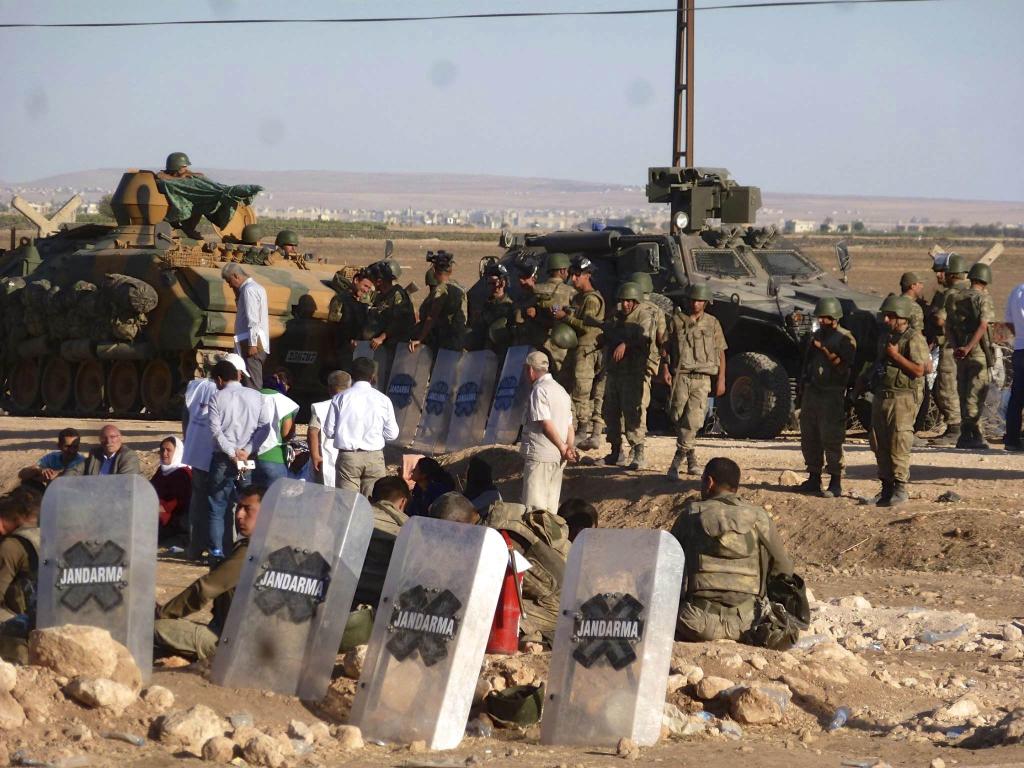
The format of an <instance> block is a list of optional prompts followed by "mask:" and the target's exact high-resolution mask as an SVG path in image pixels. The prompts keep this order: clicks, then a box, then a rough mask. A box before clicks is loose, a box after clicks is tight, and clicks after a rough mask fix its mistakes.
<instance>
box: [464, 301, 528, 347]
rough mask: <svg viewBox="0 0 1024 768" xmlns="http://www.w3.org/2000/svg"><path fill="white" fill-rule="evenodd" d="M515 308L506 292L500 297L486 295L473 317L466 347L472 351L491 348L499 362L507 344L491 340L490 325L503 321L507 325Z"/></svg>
mask: <svg viewBox="0 0 1024 768" xmlns="http://www.w3.org/2000/svg"><path fill="white" fill-rule="evenodd" d="M515 308H516V305H515V304H514V303H513V301H512V299H510V298H509V297H508V294H505V295H503V296H502V297H501V298H500V299H495V298H493V297H491V296H488V297H487V301H485V302H484V303H483V304H482V305H481V307H480V310H479V312H478V313H477V315H476V317H474V318H473V321H472V324H471V326H470V329H469V338H468V341H467V344H466V348H467V349H470V350H474V351H475V350H478V349H492V350H494V351H495V353H497V355H498V360H499V362H500V361H501V359H502V358H503V357H504V356H505V350H506V349H508V344H507V343H504V344H495V343H494V342H493V341H491V326H492V325H494V324H495V323H497V322H500V321H503V322H504V323H505V326H506V327H509V324H510V321H511V320H512V314H513V312H515ZM509 338H511V337H509Z"/></svg>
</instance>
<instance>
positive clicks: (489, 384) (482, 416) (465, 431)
mask: <svg viewBox="0 0 1024 768" xmlns="http://www.w3.org/2000/svg"><path fill="white" fill-rule="evenodd" d="M497 373H498V358H497V356H495V354H494V353H493V352H491V351H490V350H489V349H487V350H480V351H478V352H467V353H466V354H464V355H463V356H462V361H461V362H460V363H459V370H458V373H457V375H456V377H455V402H454V403H453V405H452V418H451V422H450V423H449V425H448V438H447V440H445V451H446V452H447V453H454V452H455V451H461V450H462V449H463V448H469V446H471V445H480V440H481V439H482V438H483V436H484V428H485V427H486V425H487V412H488V410H489V408H490V406H491V398H492V397H493V395H494V383H495V382H494V378H495V376H496V375H497Z"/></svg>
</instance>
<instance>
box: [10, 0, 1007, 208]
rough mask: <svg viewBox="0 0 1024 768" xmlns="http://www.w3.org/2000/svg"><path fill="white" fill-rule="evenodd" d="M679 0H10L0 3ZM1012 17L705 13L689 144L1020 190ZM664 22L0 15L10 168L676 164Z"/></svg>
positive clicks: (77, 7)
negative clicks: (187, 163)
mask: <svg viewBox="0 0 1024 768" xmlns="http://www.w3.org/2000/svg"><path fill="white" fill-rule="evenodd" d="M710 2H711V0H698V5H701V4H704V5H706V4H709V3H710ZM716 4H717V3H716ZM672 6H674V2H673V0H530V1H529V2H520V1H517V0H473V1H470V0H333V1H328V0H323V1H320V0H291V1H290V2H269V1H260V0H250V1H248V2H244V3H243V2H238V1H236V0H178V1H177V2H173V3H168V2H162V1H158V0H138V1H137V2H132V3H124V2H99V1H94V2H88V3H86V2H78V1H74V2H72V1H71V0H65V2H49V3H46V2H33V3H25V2H22V1H21V0H0V21H2V22H21V21H40V22H54V21H101V20H163V19H180V18H232V17H234V18H241V17H282V16H291V17H310V16H327V17H338V16H360V15H366V16H368V15H401V14H423V13H459V12H465V11H501V10H555V9H558V10H576V9H599V8H651V7H654V8H657V7H672ZM1022 27H1024V0H941V1H940V2H934V3H911V4H906V5H873V6H863V7H857V8H850V7H826V8H793V9H766V10H735V11H707V12H704V13H698V15H697V26H696V32H697V63H696V68H697V74H696V88H695V95H696V101H697V109H696V121H697V131H696V148H695V153H694V154H695V159H696V161H697V163H698V164H699V165H712V166H725V167H727V168H729V169H730V170H731V171H732V173H733V175H734V176H735V177H736V178H737V179H739V180H740V181H741V182H742V183H748V184H757V185H760V186H761V187H762V188H764V189H766V190H770V191H775V192H809V193H837V194H866V195H894V196H904V195H914V196H927V197H951V198H979V199H996V200H1024V160H1022V157H1024V153H1022V149H1021V142H1022V140H1024V98H1021V95H1022V94H1024V50H1022V47H1021V42H1020V35H1021V29H1022ZM674 38H675V30H674V16H673V15H672V14H664V15H656V16H635V17H613V18H579V17H575V18H555V19H552V18H547V19H523V20H472V21H443V22H418V23H395V24H359V25H338V24H327V25H313V24H309V25H281V26H275V25H249V26H217V27H164V28H148V29H86V30H10V29H0V71H2V72H3V73H4V76H5V82H6V83H7V86H6V88H5V89H4V91H5V94H4V95H5V102H6V109H5V110H4V115H3V118H2V121H0V179H4V180H7V181H25V180H31V179H34V178H39V177H42V176H46V175H50V174H55V173H60V172H63V171H71V170H82V169H88V168H97V167H128V166H142V167H156V166H158V165H159V164H160V163H161V162H162V161H163V158H164V156H165V155H166V154H167V153H168V152H169V151H171V150H177V149H181V150H185V151H187V152H188V153H189V155H190V156H191V158H192V160H193V162H194V163H195V165H196V167H197V168H202V167H204V166H206V167H222V168H225V167H231V168H254V169H265V170H271V169H273V170H289V169H328V170H351V171H422V172H436V171H440V172H443V171H449V172H466V173H490V174H510V175H517V176H546V177H555V178H570V179H585V180H595V181H609V182H621V183H638V184H639V183H643V182H644V180H645V178H646V169H647V167H648V166H649V165H667V164H668V163H669V161H670V159H671V158H670V151H671V129H672V82H673V80H672V74H673V65H674V61H673V57H674V45H675V42H674Z"/></svg>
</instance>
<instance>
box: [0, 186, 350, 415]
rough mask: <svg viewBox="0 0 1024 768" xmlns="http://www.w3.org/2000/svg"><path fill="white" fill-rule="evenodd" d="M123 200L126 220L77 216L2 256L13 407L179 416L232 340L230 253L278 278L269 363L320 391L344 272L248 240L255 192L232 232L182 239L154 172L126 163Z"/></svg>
mask: <svg viewBox="0 0 1024 768" xmlns="http://www.w3.org/2000/svg"><path fill="white" fill-rule="evenodd" d="M112 207H113V210H114V215H115V218H116V221H117V224H116V226H101V225H94V224H89V225H84V226H80V227H75V228H70V229H66V230H64V231H61V232H58V233H57V234H55V235H52V236H50V237H46V238H41V239H38V240H36V241H35V243H30V242H28V241H27V240H26V241H23V242H22V244H21V245H20V246H19V247H17V248H14V249H12V250H9V251H7V252H3V253H2V254H0V316H2V319H3V326H2V327H3V335H2V346H0V358H2V369H0V375H2V390H3V392H5V393H6V395H7V403H8V404H9V406H10V407H11V408H12V409H13V410H14V411H16V412H19V413H26V414H36V413H45V414H48V415H53V414H58V413H68V414H75V415H81V416H87V415H98V414H102V413H116V414H119V415H132V414H139V413H142V412H144V413H146V414H147V415H153V416H166V415H177V414H176V413H175V411H176V408H175V402H174V401H175V396H176V395H177V394H178V393H180V391H181V390H182V388H183V386H184V383H185V382H186V381H187V380H188V379H191V378H192V377H193V376H196V375H201V372H202V370H203V366H204V363H205V362H207V359H208V358H209V357H210V356H211V355H213V354H214V353H217V352H224V351H230V350H232V349H233V347H234V336H233V334H234V323H235V297H234V294H233V293H232V291H231V290H230V288H228V286H227V285H226V284H225V283H224V281H223V280H222V279H221V274H220V270H221V268H222V267H223V265H224V264H225V263H226V262H228V261H237V262H242V263H244V264H245V265H246V266H247V269H248V270H249V271H250V274H252V275H253V276H254V277H255V278H256V279H257V281H258V282H259V283H260V284H262V285H263V286H264V287H265V288H266V290H267V297H268V304H269V313H270V335H271V355H270V360H269V361H268V362H267V370H272V369H273V366H275V365H278V364H286V365H287V366H288V368H289V370H290V371H291V372H292V374H293V376H294V378H295V382H294V387H293V392H294V393H295V395H296V397H297V398H303V399H310V398H311V397H313V396H315V395H319V394H321V393H320V391H319V384H318V380H319V373H320V366H321V361H322V360H323V355H324V354H325V352H326V351H328V350H329V343H328V339H327V329H328V326H327V323H326V322H325V321H326V319H327V313H328V306H329V304H330V301H331V298H332V297H333V296H334V295H335V292H334V290H333V289H331V288H330V287H329V285H328V284H327V281H328V280H329V279H330V277H331V276H332V275H333V270H330V271H327V268H326V267H322V268H321V269H320V271H318V270H317V268H316V266H315V265H312V264H311V263H310V262H308V261H307V260H306V259H305V258H304V257H302V256H299V257H294V256H288V255H287V254H285V253H284V252H283V251H281V250H279V249H277V248H276V247H274V246H266V245H259V244H256V245H244V244H242V243H241V242H240V236H241V232H242V229H243V228H244V226H245V225H247V224H250V223H254V222H255V214H254V212H253V211H252V209H251V208H249V206H248V205H246V204H244V203H242V204H239V205H238V206H237V208H236V209H235V210H234V212H233V216H232V217H231V219H230V221H229V222H228V223H227V224H226V225H225V226H223V227H221V228H220V229H219V230H218V234H220V235H221V236H222V239H221V241H219V242H216V243H213V242H202V241H199V242H194V241H190V240H186V239H184V238H182V237H181V236H180V235H179V233H177V232H176V231H175V230H174V229H173V227H172V226H171V224H170V223H169V222H168V221H166V220H165V219H166V216H167V213H168V201H167V198H166V197H165V196H164V195H163V194H162V193H161V191H160V187H159V185H158V182H157V177H156V174H154V173H153V172H151V171H129V172H127V173H125V174H124V175H123V176H122V178H121V182H120V184H119V185H118V188H117V191H116V192H115V193H114V195H113V199H112Z"/></svg>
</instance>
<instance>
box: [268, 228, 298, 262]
mask: <svg viewBox="0 0 1024 768" xmlns="http://www.w3.org/2000/svg"><path fill="white" fill-rule="evenodd" d="M274 245H276V246H277V247H278V248H279V249H280V250H281V252H282V253H283V254H284V255H285V256H287V257H289V258H292V259H294V258H295V257H297V256H298V255H299V236H298V235H297V234H295V232H293V231H292V230H290V229H282V230H281V231H280V232H278V233H277V237H275V238H274Z"/></svg>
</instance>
